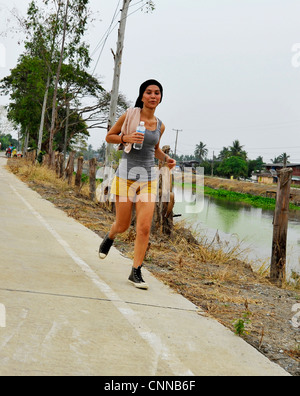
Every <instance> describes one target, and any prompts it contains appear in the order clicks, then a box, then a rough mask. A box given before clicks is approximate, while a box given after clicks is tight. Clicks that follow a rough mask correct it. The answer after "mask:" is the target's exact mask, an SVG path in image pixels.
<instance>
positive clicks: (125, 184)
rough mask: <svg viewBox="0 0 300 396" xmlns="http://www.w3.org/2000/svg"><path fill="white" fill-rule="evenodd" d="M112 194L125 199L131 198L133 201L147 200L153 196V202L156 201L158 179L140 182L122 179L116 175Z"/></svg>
mask: <svg viewBox="0 0 300 396" xmlns="http://www.w3.org/2000/svg"><path fill="white" fill-rule="evenodd" d="M110 192H111V194H113V195H115V196H118V197H121V198H123V199H124V200H125V201H127V199H128V198H129V199H130V200H131V201H132V202H134V201H135V199H136V198H137V197H139V198H138V199H137V200H140V201H143V202H145V199H147V200H149V195H150V196H151V197H150V199H151V202H155V201H156V196H157V180H153V181H148V182H140V181H135V180H126V179H121V178H119V177H118V176H115V178H114V180H113V182H112V185H111V191H110Z"/></svg>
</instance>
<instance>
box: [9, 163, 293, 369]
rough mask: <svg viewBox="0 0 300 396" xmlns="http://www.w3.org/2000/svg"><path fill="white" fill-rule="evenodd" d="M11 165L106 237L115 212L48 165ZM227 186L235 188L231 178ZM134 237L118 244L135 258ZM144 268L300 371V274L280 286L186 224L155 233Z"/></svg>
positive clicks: (235, 252)
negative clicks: (298, 317) (297, 320)
mask: <svg viewBox="0 0 300 396" xmlns="http://www.w3.org/2000/svg"><path fill="white" fill-rule="evenodd" d="M11 170H12V171H13V172H14V173H16V174H18V176H19V177H20V178H21V179H22V180H23V181H25V182H27V183H28V184H29V186H30V187H31V188H33V189H34V190H36V191H37V192H38V193H39V194H40V195H41V196H42V197H44V198H45V199H48V200H49V201H51V202H52V203H53V204H54V205H55V206H57V207H58V208H60V209H61V210H64V211H65V212H67V214H68V215H69V216H71V217H73V218H74V219H76V220H77V221H79V222H81V223H82V224H83V225H84V226H86V227H88V228H90V229H91V230H93V231H94V232H95V233H97V234H98V235H99V236H101V237H104V235H105V234H106V233H107V232H108V231H109V229H110V227H111V224H112V222H113V221H114V215H113V214H112V213H110V212H108V211H106V210H104V209H103V208H101V207H100V206H99V205H98V204H95V203H93V202H91V201H90V200H89V199H88V197H87V196H86V195H85V194H84V193H81V194H78V193H76V191H75V190H74V189H73V188H70V187H69V186H68V185H66V184H65V183H63V182H61V181H59V182H57V179H56V178H55V174H54V175H53V177H52V176H51V174H50V172H49V170H46V171H43V170H42V169H41V170H39V169H37V168H32V167H26V166H25V167H17V168H16V167H14V166H13V165H12V166H11ZM225 182H226V181H224V183H225ZM229 183H231V181H229ZM246 184H247V187H248V188H249V184H248V183H246ZM229 186H232V188H233V183H232V184H229ZM256 187H258V186H255V188H256ZM239 188H241V187H240V184H239ZM259 188H263V187H259ZM268 188H269V187H268ZM134 239H135V229H134V227H131V229H130V230H129V231H128V232H127V233H126V234H124V235H122V236H120V237H118V238H117V240H116V242H115V245H116V247H117V248H118V249H119V250H120V251H121V252H123V254H125V255H127V256H128V257H130V258H132V257H133V249H134V246H133V241H134ZM145 267H146V268H147V269H148V270H150V271H151V272H152V273H153V274H154V275H155V276H156V277H157V278H158V279H160V280H161V281H163V282H165V283H166V284H168V285H169V286H170V287H171V288H173V289H174V291H175V292H177V293H180V294H182V295H183V296H184V297H186V298H188V299H189V300H191V301H192V302H193V303H194V304H196V305H197V306H199V308H201V309H202V310H204V311H205V312H206V313H207V315H210V316H212V317H214V318H215V319H217V320H219V321H220V322H221V323H222V324H223V325H225V326H227V327H228V328H230V329H231V330H232V331H236V330H239V331H240V335H241V336H243V337H244V338H245V340H246V341H247V342H248V343H250V344H251V345H253V346H254V347H256V348H257V349H259V350H260V351H261V353H263V354H265V355H266V356H267V357H268V358H269V359H270V360H272V361H274V362H276V363H278V364H279V365H281V366H282V367H283V368H284V369H285V370H287V371H288V372H290V373H291V374H292V375H294V376H299V375H300V328H298V329H297V328H295V327H294V326H293V324H292V319H293V317H294V315H295V313H293V312H292V309H293V307H295V306H296V304H299V302H300V281H299V279H296V280H295V282H297V285H298V286H294V287H293V288H290V287H289V286H288V285H286V286H285V288H283V289H279V288H277V287H276V286H274V285H272V284H271V283H270V282H269V280H268V279H267V276H266V275H267V272H265V273H256V272H254V271H253V270H252V268H251V266H250V265H249V264H248V263H245V262H242V261H240V260H239V249H238V247H237V248H228V247H226V246H222V245H221V244H219V242H218V241H217V240H216V241H215V242H214V243H211V242H210V243H208V241H207V240H206V239H205V238H201V235H198V236H197V239H195V237H194V235H193V234H192V233H191V232H190V231H189V230H186V229H185V228H184V226H183V225H179V226H177V227H176V229H175V230H174V233H173V236H172V238H166V237H164V236H163V235H161V233H159V232H158V233H157V234H153V235H152V236H151V243H150V245H149V250H148V252H147V256H146V260H145ZM238 325H239V326H238Z"/></svg>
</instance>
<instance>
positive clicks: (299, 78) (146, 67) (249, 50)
mask: <svg viewBox="0 0 300 396" xmlns="http://www.w3.org/2000/svg"><path fill="white" fill-rule="evenodd" d="M28 4H29V0H13V1H11V2H10V3H9V5H5V3H4V2H3V0H0V6H1V16H0V22H1V27H2V26H4V25H5V21H6V20H7V18H8V17H9V13H8V11H7V10H8V9H11V8H12V7H16V8H17V9H19V11H20V13H21V14H25V13H26V8H27V5H28ZM118 4H119V7H118V9H120V8H121V4H122V1H119V0H90V6H91V8H92V10H93V11H94V12H95V17H96V18H97V20H96V21H95V22H93V24H91V26H90V28H89V32H88V35H87V38H86V41H87V42H89V43H90V45H91V53H93V60H94V62H93V64H92V67H91V70H90V71H91V72H93V70H94V68H95V66H96V69H95V74H96V75H97V76H99V77H100V79H101V81H102V83H103V86H104V88H106V89H107V90H111V87H112V79H113V58H112V54H111V48H113V49H114V50H115V48H116V41H117V22H118V20H119V17H118V18H117V19H116V20H115V22H114V24H113V26H114V25H116V28H115V30H114V31H113V32H112V33H111V34H110V35H109V37H108V39H107V42H106V45H105V47H104V49H103V52H102V55H101V57H100V59H99V61H98V62H97V60H98V57H99V54H100V50H101V48H102V46H100V48H99V49H98V50H97V51H96V52H94V50H95V48H96V47H97V45H98V44H99V43H100V40H101V39H102V38H103V36H104V35H105V32H106V31H107V29H108V27H109V25H110V23H111V21H112V17H113V15H114V13H115V10H116V7H117V6H118ZM155 4H156V10H155V11H154V12H153V13H151V14H145V13H143V12H141V11H140V10H139V11H137V12H134V11H136V10H138V8H139V7H140V6H141V2H140V1H139V0H132V4H131V8H130V13H133V14H132V15H130V17H129V18H128V21H127V29H126V37H125V50H124V57H123V65H122V74H121V87H120V90H121V92H122V93H123V94H124V95H125V96H126V97H127V99H129V100H130V101H132V102H135V100H136V97H137V96H138V90H139V86H140V84H141V83H142V82H143V81H145V80H146V79H149V78H155V79H157V80H159V81H160V82H161V83H162V85H163V86H164V100H163V103H162V104H161V105H160V107H159V108H158V110H157V116H158V117H159V118H161V119H162V120H163V122H164V123H165V125H166V132H165V135H164V137H163V140H162V144H163V145H164V144H169V145H170V146H171V147H172V149H173V150H174V147H175V137H176V133H175V132H174V131H173V129H181V130H182V132H180V133H179V140H178V149H177V152H178V153H179V154H192V153H193V152H194V150H195V146H196V144H199V143H200V141H202V142H203V143H204V144H206V145H207V147H208V149H209V157H212V155H213V151H214V152H215V155H217V154H218V153H219V152H220V151H221V150H222V148H223V147H224V146H229V145H231V144H232V142H233V141H234V140H236V139H238V140H239V141H240V143H241V144H242V145H244V149H245V150H246V151H247V152H248V154H249V157H250V158H251V159H255V158H256V157H257V156H259V155H262V156H263V158H264V160H265V161H266V162H269V161H270V159H271V158H274V156H278V155H280V154H282V153H283V152H287V153H288V155H290V156H291V158H290V161H291V162H300V133H299V132H300V56H299V57H298V56H297V54H298V53H299V54H300V44H299V46H295V44H297V43H300V19H299V15H300V1H299V0H185V1H182V0H155ZM96 12H97V13H96ZM118 15H119V14H118ZM17 42H18V37H14V38H12V37H0V54H1V53H2V60H0V78H3V77H4V76H5V75H7V74H9V69H11V68H13V67H15V65H16V62H17V57H18V54H19V53H20V51H22V47H20V46H18V44H17ZM294 46H295V48H294V50H295V51H298V52H293V51H292V48H293V47H294ZM4 49H5V50H6V57H5V62H3V59H4V57H3V54H4ZM0 58H1V57H0ZM298 63H299V65H298ZM3 66H4V67H3ZM296 66H298V67H296ZM6 102H7V99H5V98H0V104H5V103H6ZM104 139H105V131H103V130H102V131H101V130H98V131H92V132H91V138H90V140H89V143H91V144H92V145H93V146H94V147H95V148H98V147H99V146H100V145H101V143H102V142H103V141H104Z"/></svg>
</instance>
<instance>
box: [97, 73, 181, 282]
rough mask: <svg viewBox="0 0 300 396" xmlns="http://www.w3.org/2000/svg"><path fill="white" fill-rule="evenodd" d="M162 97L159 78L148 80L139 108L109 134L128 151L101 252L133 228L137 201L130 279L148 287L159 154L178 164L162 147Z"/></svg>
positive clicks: (171, 165) (115, 184)
mask: <svg viewBox="0 0 300 396" xmlns="http://www.w3.org/2000/svg"><path fill="white" fill-rule="evenodd" d="M162 98H163V87H162V85H161V84H160V83H159V82H158V81H156V80H148V81H146V82H144V83H143V84H142V85H141V87H140V93H139V97H138V99H137V102H136V105H135V108H134V109H129V110H128V111H127V112H126V114H124V115H122V116H121V117H120V119H119V120H118V121H117V123H116V124H115V125H114V126H113V127H112V129H111V130H110V131H109V133H108V135H107V137H106V141H107V143H111V144H122V145H123V147H124V153H123V157H122V160H121V162H120V166H119V168H118V170H117V173H116V176H115V178H114V180H113V183H112V187H111V193H112V194H113V195H114V196H115V201H116V221H115V222H114V224H113V225H112V228H111V230H110V232H109V233H108V234H107V235H106V237H105V239H104V240H103V242H102V244H101V246H100V249H99V256H100V258H101V259H104V258H106V256H107V255H108V253H109V250H110V248H111V246H112V245H113V242H114V240H115V238H116V236H117V235H118V234H121V233H124V232H125V231H126V230H127V229H128V228H129V226H130V224H131V217H132V208H133V205H134V203H135V204H136V241H135V249H134V260H133V268H132V271H131V274H130V276H129V282H130V283H132V284H133V285H134V286H135V287H137V288H139V289H148V285H147V284H146V282H145V281H144V279H143V277H142V272H141V270H142V265H143V261H144V258H145V254H146V250H147V247H148V243H149V237H150V230H151V225H152V219H153V214H154V209H155V201H156V194H157V174H156V172H155V170H154V167H155V158H157V159H159V160H161V161H163V162H165V163H166V164H167V165H168V167H169V168H170V169H173V168H174V167H175V166H176V161H175V160H173V159H172V158H170V157H169V156H168V155H166V154H165V153H164V152H163V151H162V150H161V149H160V140H161V137H162V135H163V133H164V131H165V126H164V124H163V123H162V122H161V121H160V120H159V119H158V118H156V117H155V111H156V108H157V107H158V105H159V104H160V103H161V101H162ZM141 121H143V122H144V123H145V128H146V132H145V134H142V133H138V132H137V131H136V129H137V127H138V126H139V124H140V122H141ZM135 143H137V144H141V143H143V147H142V149H140V150H137V149H135V148H134V144H135Z"/></svg>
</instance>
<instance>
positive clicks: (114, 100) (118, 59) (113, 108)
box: [105, 0, 131, 166]
mask: <svg viewBox="0 0 300 396" xmlns="http://www.w3.org/2000/svg"><path fill="white" fill-rule="evenodd" d="M130 2H131V0H123V7H122V10H121V20H120V26H119V32H118V42H117V52H116V54H115V56H114V58H115V69H114V79H113V86H112V91H111V102H110V110H109V118H108V124H107V132H109V131H110V129H111V128H112V126H113V125H114V123H115V122H116V115H117V106H118V97H119V88H120V77H121V66H122V56H123V49H124V39H125V29H126V23H127V15H128V9H129V4H130ZM111 149H112V144H107V147H106V155H105V165H106V166H109V159H110V154H111Z"/></svg>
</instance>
